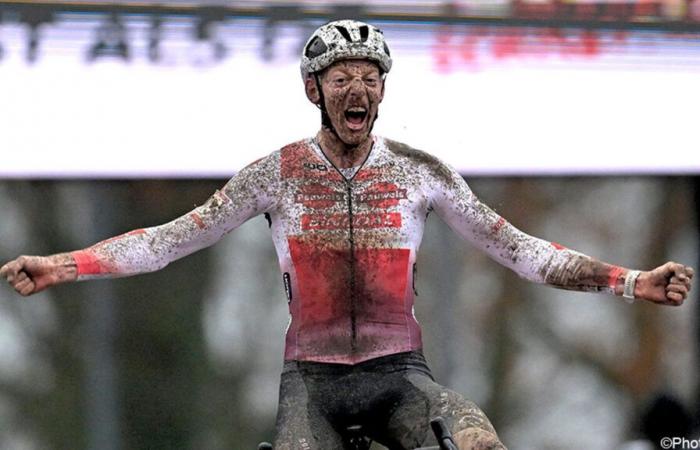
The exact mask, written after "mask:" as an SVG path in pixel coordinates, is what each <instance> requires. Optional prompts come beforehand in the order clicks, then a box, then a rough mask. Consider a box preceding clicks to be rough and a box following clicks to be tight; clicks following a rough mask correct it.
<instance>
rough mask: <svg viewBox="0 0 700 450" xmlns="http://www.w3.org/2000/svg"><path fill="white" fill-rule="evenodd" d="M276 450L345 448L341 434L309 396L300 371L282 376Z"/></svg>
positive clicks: (289, 371)
mask: <svg viewBox="0 0 700 450" xmlns="http://www.w3.org/2000/svg"><path fill="white" fill-rule="evenodd" d="M276 431H277V433H276V435H277V436H276V437H275V442H274V448H275V450H328V449H342V448H343V443H342V439H341V438H340V435H338V433H337V432H336V431H335V430H334V429H333V427H332V426H331V424H330V423H329V421H328V420H327V418H326V417H324V415H323V414H322V413H321V412H320V410H319V408H318V407H317V405H315V404H314V403H313V401H312V400H311V399H310V397H309V392H308V389H307V386H306V383H305V381H304V379H303V377H302V376H301V374H300V373H299V372H298V371H297V370H293V369H292V370H288V369H287V368H286V367H285V371H284V372H283V373H282V381H281V384H280V398H279V407H278V410H277V423H276Z"/></svg>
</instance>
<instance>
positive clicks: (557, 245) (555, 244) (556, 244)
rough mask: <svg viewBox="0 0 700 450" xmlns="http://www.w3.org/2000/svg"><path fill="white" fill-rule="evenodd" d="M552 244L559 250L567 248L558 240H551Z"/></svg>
mask: <svg viewBox="0 0 700 450" xmlns="http://www.w3.org/2000/svg"><path fill="white" fill-rule="evenodd" d="M550 244H552V247H554V248H556V249H557V250H566V247H564V246H563V245H561V244H558V243H556V242H550Z"/></svg>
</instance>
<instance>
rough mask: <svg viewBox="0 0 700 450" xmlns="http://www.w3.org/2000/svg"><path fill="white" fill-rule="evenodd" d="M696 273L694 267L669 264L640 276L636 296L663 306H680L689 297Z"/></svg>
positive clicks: (635, 291) (635, 290)
mask: <svg viewBox="0 0 700 450" xmlns="http://www.w3.org/2000/svg"><path fill="white" fill-rule="evenodd" d="M694 273H695V271H694V270H693V268H692V267H688V266H684V265H683V264H678V263H675V262H667V263H666V264H664V265H663V266H660V267H657V268H656V269H654V270H650V271H648V272H642V273H641V274H640V275H639V278H637V285H636V286H635V289H634V296H635V298H638V299H642V300H649V301H651V302H654V303H659V304H662V305H671V306H680V305H682V304H683V302H684V301H685V299H686V298H687V297H688V293H689V292H690V287H691V282H692V280H693V275H694Z"/></svg>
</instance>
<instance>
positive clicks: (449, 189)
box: [431, 165, 694, 305]
mask: <svg viewBox="0 0 700 450" xmlns="http://www.w3.org/2000/svg"><path fill="white" fill-rule="evenodd" d="M440 168H441V170H440V171H438V172H439V176H437V177H435V188H434V190H433V194H432V202H431V205H432V206H433V208H434V209H435V210H436V211H437V212H438V214H439V215H440V216H441V217H442V218H443V219H444V220H445V221H446V222H447V223H448V225H449V226H450V227H451V228H452V229H453V230H454V231H456V232H457V233H458V234H459V235H461V236H462V237H463V238H465V239H467V240H468V241H470V242H472V243H473V244H474V245H476V246H477V247H479V248H480V249H481V250H483V251H484V252H486V253H487V254H488V255H489V256H490V257H491V258H493V259H495V260H496V261H498V262H499V263H501V264H503V265H504V266H506V267H509V268H511V269H512V270H514V271H515V272H516V273H518V275H520V276H521V277H523V278H525V279H528V280H531V281H534V282H538V283H546V284H549V285H551V286H554V287H557V288H561V289H569V290H576V291H592V292H607V293H610V294H614V295H620V296H621V295H623V293H625V283H626V282H627V291H628V292H627V293H628V294H633V295H634V298H638V299H643V300H648V301H652V302H655V303H659V304H664V305H680V304H682V303H683V301H684V300H685V299H686V297H687V296H688V292H689V291H690V287H691V280H692V278H693V274H694V272H693V269H692V268H690V267H686V266H683V265H682V264H678V263H674V262H668V263H666V264H664V265H662V266H660V267H658V268H656V269H654V270H651V271H641V272H637V271H632V270H630V269H627V268H624V267H619V266H615V265H613V264H608V263H605V262H602V261H599V260H597V259H595V258H592V257H590V256H587V255H584V254H582V253H579V252H576V251H574V250H570V249H567V248H565V247H563V246H561V245H559V244H556V243H552V242H548V241H544V240H542V239H539V238H536V237H533V236H530V235H528V234H526V233H523V232H522V231H520V230H519V229H517V228H516V227H514V226H513V225H511V224H510V223H509V222H507V221H506V220H505V219H504V218H503V217H501V216H499V215H498V214H497V213H496V212H494V211H493V210H492V209H491V208H489V207H488V206H486V205H484V204H483V203H481V202H480V201H479V199H478V198H476V196H475V195H474V194H473V192H472V191H471V189H469V186H468V185H467V183H466V182H465V181H464V179H462V177H461V176H460V175H459V174H457V173H456V172H455V171H454V170H452V169H450V168H449V167H447V166H444V165H441V166H440Z"/></svg>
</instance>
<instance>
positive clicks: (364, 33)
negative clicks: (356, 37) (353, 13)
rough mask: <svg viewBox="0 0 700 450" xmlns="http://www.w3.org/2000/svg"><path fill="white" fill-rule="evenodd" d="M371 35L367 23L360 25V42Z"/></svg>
mask: <svg viewBox="0 0 700 450" xmlns="http://www.w3.org/2000/svg"><path fill="white" fill-rule="evenodd" d="M368 37H369V27H368V26H367V25H362V26H361V27H360V42H365V41H366V40H367V38H368Z"/></svg>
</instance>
